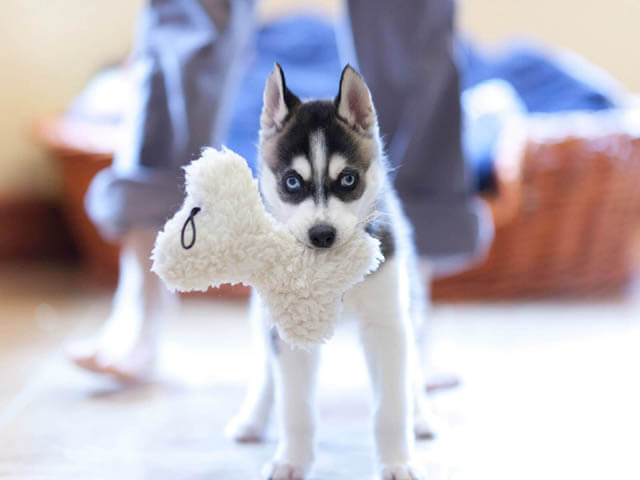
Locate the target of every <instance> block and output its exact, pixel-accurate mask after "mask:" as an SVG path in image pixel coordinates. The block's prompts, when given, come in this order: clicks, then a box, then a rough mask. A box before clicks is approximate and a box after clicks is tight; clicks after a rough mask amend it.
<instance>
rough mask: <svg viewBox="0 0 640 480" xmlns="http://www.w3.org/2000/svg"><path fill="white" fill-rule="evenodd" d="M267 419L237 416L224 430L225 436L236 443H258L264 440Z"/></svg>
mask: <svg viewBox="0 0 640 480" xmlns="http://www.w3.org/2000/svg"><path fill="white" fill-rule="evenodd" d="M268 423H269V419H268V418H262V417H257V416H248V415H243V414H239V415H237V416H235V417H234V418H232V419H231V421H230V422H229V423H228V424H227V427H226V428H225V430H224V433H225V436H226V437H227V438H229V439H231V440H233V441H234V442H237V443H258V442H261V441H262V440H264V436H265V433H266V430H267V426H268Z"/></svg>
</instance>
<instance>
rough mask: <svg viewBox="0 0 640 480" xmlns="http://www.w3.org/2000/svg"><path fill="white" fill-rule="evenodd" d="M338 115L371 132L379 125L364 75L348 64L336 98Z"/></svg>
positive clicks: (354, 125) (353, 125)
mask: <svg viewBox="0 0 640 480" xmlns="http://www.w3.org/2000/svg"><path fill="white" fill-rule="evenodd" d="M335 105H336V108H337V110H338V115H339V116H340V117H342V118H343V119H344V120H345V121H346V122H347V123H348V124H349V125H350V126H351V127H352V128H353V129H355V130H358V131H361V132H365V133H367V132H371V131H372V130H373V129H374V128H375V127H376V125H377V118H376V112H375V109H374V108H373V101H372V100H371V93H369V89H368V88H367V85H366V84H365V83H364V80H363V79H362V77H361V76H360V75H359V74H358V73H357V72H356V71H355V70H354V69H353V68H352V67H351V65H347V66H346V67H344V70H342V76H341V77H340V90H339V91H338V96H337V97H336V99H335Z"/></svg>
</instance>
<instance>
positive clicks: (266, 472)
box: [262, 461, 307, 480]
mask: <svg viewBox="0 0 640 480" xmlns="http://www.w3.org/2000/svg"><path fill="white" fill-rule="evenodd" d="M306 470H307V468H306V467H304V466H299V465H291V464H289V463H286V462H276V461H274V462H271V463H268V464H267V465H265V467H264V469H263V470H262V475H263V478H264V479H265V480H304V477H305V474H306Z"/></svg>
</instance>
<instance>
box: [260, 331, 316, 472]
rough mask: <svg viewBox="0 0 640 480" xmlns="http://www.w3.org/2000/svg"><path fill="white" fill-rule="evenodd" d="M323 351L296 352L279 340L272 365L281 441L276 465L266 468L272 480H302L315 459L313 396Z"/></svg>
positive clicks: (312, 349)
mask: <svg viewBox="0 0 640 480" xmlns="http://www.w3.org/2000/svg"><path fill="white" fill-rule="evenodd" d="M319 357H320V347H318V346H315V347H311V348H310V349H309V350H302V349H294V348H291V347H290V346H289V345H287V344H286V343H285V342H283V341H282V340H280V339H279V338H275V339H274V342H273V352H272V356H271V361H272V365H273V373H274V380H275V384H276V408H277V410H278V416H279V421H280V432H279V433H280V438H279V443H278V449H277V451H276V454H275V456H274V459H273V461H272V462H271V463H270V464H269V465H267V467H266V468H265V476H266V478H268V479H270V480H302V479H304V477H305V475H306V474H307V472H308V471H309V469H310V468H311V464H312V463H313V457H314V433H315V425H314V424H315V409H314V396H315V385H316V372H317V367H318V360H319Z"/></svg>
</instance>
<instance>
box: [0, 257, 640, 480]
mask: <svg viewBox="0 0 640 480" xmlns="http://www.w3.org/2000/svg"><path fill="white" fill-rule="evenodd" d="M109 300H110V299H109V295H108V293H107V292H105V291H95V290H91V289H89V288H87V287H86V286H83V281H82V278H79V277H78V275H77V274H76V273H75V272H73V271H68V272H66V271H64V270H63V271H60V270H59V269H42V268H35V269H34V268H31V267H29V268H27V267H25V268H14V269H3V270H1V271H0V478H2V479H4V478H8V479H9V478H10V479H118V480H128V479H132V480H133V479H135V480H138V479H147V478H148V479H154V480H155V479H215V480H217V479H222V480H236V479H237V480H248V479H249V480H250V479H255V478H259V477H258V472H259V470H260V468H261V466H262V464H263V463H264V462H265V461H267V460H268V459H269V456H270V455H271V454H272V452H273V451H274V448H275V434H271V435H270V439H269V441H267V442H266V443H264V444H259V445H235V444H233V443H231V442H229V441H227V440H226V439H225V438H224V436H223V433H222V431H223V428H224V425H225V422H226V421H227V420H228V419H229V417H230V416H231V415H233V414H234V412H235V410H236V408H237V406H238V404H239V402H240V401H241V399H242V395H243V392H244V385H245V380H246V378H247V376H248V375H249V372H250V368H251V367H250V365H251V362H250V359H251V348H250V341H249V335H248V322H247V321H246V305H244V304H243V303H233V302H225V301H215V300H211V299H188V300H186V301H185V302H184V305H183V308H182V310H181V312H180V314H179V315H178V316H177V317H176V318H175V319H173V321H172V322H171V323H170V325H169V326H168V332H167V335H166V336H165V342H164V344H163V355H162V358H163V360H162V366H161V372H160V375H159V378H158V380H157V381H156V382H153V383H151V384H148V385H145V386H142V387H137V388H123V387H121V386H119V385H118V384H116V383H114V382H112V381H110V380H109V379H104V378H96V377H94V376H91V375H88V374H85V373H84V372H81V371H79V370H77V369H75V368H74V367H72V366H71V365H70V364H69V363H67V361H66V360H65V358H64V356H63V355H62V353H61V352H62V347H63V345H64V344H65V342H67V341H68V340H70V339H72V338H81V337H83V336H85V335H87V334H89V333H91V332H92V331H94V329H95V328H96V327H97V326H98V325H99V323H100V321H101V320H102V319H103V318H104V316H105V315H106V313H107V312H108V308H109ZM431 330H432V342H433V344H432V350H431V351H432V358H433V359H434V364H435V365H437V368H438V369H440V370H444V371H447V372H454V373H456V374H457V375H459V377H460V379H461V385H460V387H458V388H456V389H453V390H450V391H447V392H442V393H439V394H436V395H434V396H433V400H434V403H435V408H436V410H437V412H438V413H439V414H440V416H441V418H442V420H443V422H444V424H445V426H444V428H443V430H442V431H441V432H440V435H439V436H438V438H437V439H436V440H434V441H431V442H421V443H418V444H417V452H418V459H419V463H421V464H422V466H423V467H424V468H425V470H426V471H427V472H428V473H429V476H428V478H429V479H430V480H431V479H433V480H435V479H472V480H476V479H491V480H496V479H503V478H504V479H510V480H512V479H529V478H531V479H534V478H535V479H537V480H539V479H542V478H544V479H545V480H547V479H574V478H575V479H592V478H593V479H596V478H597V479H603V478H606V479H635V480H637V479H638V478H640V439H639V436H638V432H639V431H640V413H639V412H638V408H639V406H640V379H639V375H638V366H639V365H640V348H639V347H640V304H639V303H636V301H634V300H633V299H627V300H624V301H612V302H598V303H588V302H573V303H523V304H482V305H469V304H465V305H437V306H436V307H434V309H433V314H432V328H431ZM319 406H320V426H319V444H318V454H317V459H318V461H317V465H316V468H315V469H314V470H313V472H312V475H311V480H319V479H332V480H347V479H349V480H354V479H356V480H360V479H367V480H368V479H370V478H371V477H372V473H373V470H372V467H371V464H372V445H371V435H370V431H371V427H370V423H369V421H368V411H369V392H368V388H367V381H366V372H365V370H364V364H363V360H362V357H361V354H360V352H359V351H358V349H357V343H356V341H355V338H354V334H353V328H352V327H351V326H349V325H345V326H344V327H343V328H342V329H341V330H340V331H339V332H338V334H337V336H336V338H335V339H334V340H333V341H332V342H331V343H330V344H329V345H327V347H326V348H325V352H324V360H323V367H322V371H321V378H320V387H319Z"/></svg>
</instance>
